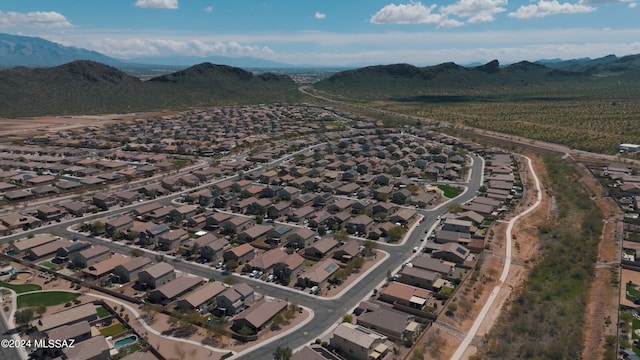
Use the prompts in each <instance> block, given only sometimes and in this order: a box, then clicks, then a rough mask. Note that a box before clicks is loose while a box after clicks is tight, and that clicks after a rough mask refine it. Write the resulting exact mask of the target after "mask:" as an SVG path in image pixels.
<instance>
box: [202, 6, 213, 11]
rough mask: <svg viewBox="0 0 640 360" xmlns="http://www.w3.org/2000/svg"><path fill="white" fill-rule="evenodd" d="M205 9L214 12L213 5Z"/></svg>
mask: <svg viewBox="0 0 640 360" xmlns="http://www.w3.org/2000/svg"><path fill="white" fill-rule="evenodd" d="M204 11H206V12H212V11H213V6H207V7H206V8H204Z"/></svg>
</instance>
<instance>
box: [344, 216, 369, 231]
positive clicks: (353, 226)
mask: <svg viewBox="0 0 640 360" xmlns="http://www.w3.org/2000/svg"><path fill="white" fill-rule="evenodd" d="M371 226H373V219H372V218H370V217H369V216H367V215H358V216H356V217H354V218H353V219H351V220H349V221H347V232H348V233H349V234H357V235H364V234H366V233H367V232H368V231H369V230H371Z"/></svg>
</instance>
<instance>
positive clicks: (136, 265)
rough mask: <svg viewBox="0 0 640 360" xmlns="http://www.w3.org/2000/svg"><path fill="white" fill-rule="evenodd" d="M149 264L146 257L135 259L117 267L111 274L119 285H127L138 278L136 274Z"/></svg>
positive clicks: (149, 261)
mask: <svg viewBox="0 0 640 360" xmlns="http://www.w3.org/2000/svg"><path fill="white" fill-rule="evenodd" d="M150 264H151V260H150V259H149V258H147V257H144V256H140V257H135V258H133V259H131V260H129V261H127V262H126V263H124V264H121V265H118V266H116V267H115V268H114V270H113V272H114V274H115V275H116V276H117V277H118V280H119V281H120V282H121V283H128V282H129V281H131V280H134V279H137V278H138V273H139V272H140V271H142V270H143V269H144V268H145V267H147V266H149V265H150Z"/></svg>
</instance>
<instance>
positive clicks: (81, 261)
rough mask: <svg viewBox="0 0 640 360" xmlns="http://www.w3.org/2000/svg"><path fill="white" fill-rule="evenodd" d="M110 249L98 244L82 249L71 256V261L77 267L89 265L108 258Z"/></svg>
mask: <svg viewBox="0 0 640 360" xmlns="http://www.w3.org/2000/svg"><path fill="white" fill-rule="evenodd" d="M109 254H110V250H109V248H108V247H106V246H102V245H98V246H93V247H90V248H88V249H84V250H82V251H80V252H78V253H75V254H73V255H72V256H71V261H72V262H73V264H74V265H76V266H77V267H79V268H85V267H87V266H91V265H93V264H95V263H97V262H99V261H102V260H106V259H108V258H109Z"/></svg>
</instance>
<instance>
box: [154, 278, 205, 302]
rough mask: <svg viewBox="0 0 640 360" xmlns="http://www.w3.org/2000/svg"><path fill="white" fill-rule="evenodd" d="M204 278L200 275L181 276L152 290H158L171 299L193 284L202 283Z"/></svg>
mask: <svg viewBox="0 0 640 360" xmlns="http://www.w3.org/2000/svg"><path fill="white" fill-rule="evenodd" d="M203 281H204V280H203V279H202V278H201V277H190V276H183V277H179V278H176V279H174V280H171V281H169V282H168V283H166V284H164V285H162V286H160V287H159V288H157V289H155V290H153V292H159V293H160V294H162V295H163V296H164V297H165V298H167V299H173V298H174V297H176V296H178V295H180V294H182V293H184V292H185V291H188V290H189V289H191V288H193V287H194V286H196V285H198V284H200V283H202V282H203Z"/></svg>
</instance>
